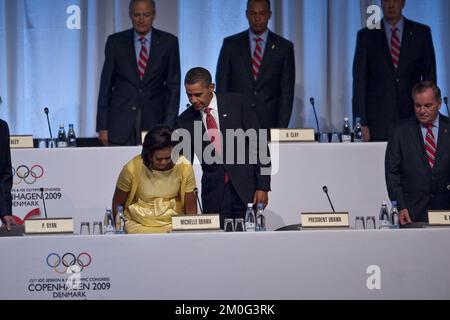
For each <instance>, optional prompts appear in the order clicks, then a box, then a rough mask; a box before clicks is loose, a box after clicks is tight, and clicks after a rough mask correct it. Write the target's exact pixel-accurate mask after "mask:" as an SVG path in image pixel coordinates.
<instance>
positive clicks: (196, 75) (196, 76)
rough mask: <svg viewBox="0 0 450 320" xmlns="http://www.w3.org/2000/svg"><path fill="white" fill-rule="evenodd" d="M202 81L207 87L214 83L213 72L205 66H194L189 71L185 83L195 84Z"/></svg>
mask: <svg viewBox="0 0 450 320" xmlns="http://www.w3.org/2000/svg"><path fill="white" fill-rule="evenodd" d="M199 82H201V83H202V84H203V85H204V86H205V87H209V86H210V85H211V84H212V76H211V73H210V72H209V71H208V70H206V69H205V68H201V67H198V68H193V69H191V70H189V71H188V73H187V74H186V78H185V79H184V84H187V85H193V84H196V83H199Z"/></svg>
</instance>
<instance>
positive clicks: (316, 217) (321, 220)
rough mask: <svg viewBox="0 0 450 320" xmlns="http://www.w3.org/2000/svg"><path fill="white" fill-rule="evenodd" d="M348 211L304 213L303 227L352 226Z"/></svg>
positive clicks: (328, 227)
mask: <svg viewBox="0 0 450 320" xmlns="http://www.w3.org/2000/svg"><path fill="white" fill-rule="evenodd" d="M349 216H350V215H349V213H348V212H340V213H332V212H330V213H302V228H303V229H308V228H309V229H330V228H350V218H349Z"/></svg>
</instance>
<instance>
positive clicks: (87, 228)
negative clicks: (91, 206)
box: [80, 222, 91, 236]
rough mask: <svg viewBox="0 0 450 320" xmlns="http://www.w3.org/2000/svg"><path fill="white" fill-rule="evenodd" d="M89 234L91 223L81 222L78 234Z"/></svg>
mask: <svg viewBox="0 0 450 320" xmlns="http://www.w3.org/2000/svg"><path fill="white" fill-rule="evenodd" d="M90 234H91V225H90V223H89V222H82V223H81V227H80V236H89V235H90Z"/></svg>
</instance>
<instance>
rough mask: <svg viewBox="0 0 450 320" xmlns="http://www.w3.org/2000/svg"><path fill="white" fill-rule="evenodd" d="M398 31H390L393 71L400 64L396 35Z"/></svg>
mask: <svg viewBox="0 0 450 320" xmlns="http://www.w3.org/2000/svg"><path fill="white" fill-rule="evenodd" d="M398 31H399V30H398V29H397V28H393V29H392V38H391V57H392V63H393V64H394V67H395V69H398V64H399V62H400V46H401V45H400V38H399V37H398V35H397V32H398Z"/></svg>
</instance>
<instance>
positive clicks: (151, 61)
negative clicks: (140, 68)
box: [142, 28, 161, 85]
mask: <svg viewBox="0 0 450 320" xmlns="http://www.w3.org/2000/svg"><path fill="white" fill-rule="evenodd" d="M160 43H161V42H160V34H159V32H158V30H157V29H155V28H153V29H152V39H151V44H150V54H149V57H148V62H147V68H146V69H145V74H144V78H143V79H142V82H143V85H145V84H146V83H147V82H148V81H149V80H150V78H151V74H152V68H153V66H154V65H155V60H159V54H160Z"/></svg>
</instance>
